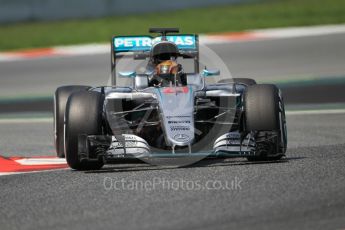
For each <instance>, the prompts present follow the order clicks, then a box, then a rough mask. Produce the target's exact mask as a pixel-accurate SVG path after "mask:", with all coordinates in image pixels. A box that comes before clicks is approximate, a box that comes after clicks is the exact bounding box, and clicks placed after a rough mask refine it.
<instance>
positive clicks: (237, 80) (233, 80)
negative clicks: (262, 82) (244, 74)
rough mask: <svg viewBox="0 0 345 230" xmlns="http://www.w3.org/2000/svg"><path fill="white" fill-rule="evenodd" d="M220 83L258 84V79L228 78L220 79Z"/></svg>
mask: <svg viewBox="0 0 345 230" xmlns="http://www.w3.org/2000/svg"><path fill="white" fill-rule="evenodd" d="M218 83H242V84H245V85H247V86H249V85H256V81H255V80H254V79H251V78H226V79H222V80H220V81H218Z"/></svg>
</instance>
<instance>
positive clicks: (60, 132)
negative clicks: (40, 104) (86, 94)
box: [54, 85, 90, 158]
mask: <svg viewBox="0 0 345 230" xmlns="http://www.w3.org/2000/svg"><path fill="white" fill-rule="evenodd" d="M89 88H90V86H84V85H66V86H61V87H59V88H57V89H56V91H55V94H54V144H55V150H56V156H57V157H59V158H64V157H65V150H64V116H65V110H66V104H67V100H68V98H69V96H71V95H72V93H75V92H78V91H86V90H88V89H89Z"/></svg>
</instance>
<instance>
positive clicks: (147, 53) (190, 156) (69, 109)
mask: <svg viewBox="0 0 345 230" xmlns="http://www.w3.org/2000/svg"><path fill="white" fill-rule="evenodd" d="M150 32H151V33H158V34H159V35H158V36H155V37H152V36H146V35H145V36H114V37H113V38H112V40H111V73H112V75H111V85H110V86H102V87H90V86H75V85H70V86H62V87H59V88H58V89H57V90H56V92H55V97H54V124H55V147H56V152H57V156H58V157H66V160H67V163H68V165H69V166H70V167H71V168H73V169H77V170H95V169H100V168H101V167H102V166H103V165H104V164H105V163H110V162H117V161H119V160H122V161H123V159H140V160H143V161H146V162H148V163H152V164H160V163H162V162H163V163H164V164H165V163H167V164H170V163H172V162H173V164H179V165H186V164H191V163H194V162H196V161H198V160H200V159H202V158H205V157H246V158H247V159H248V160H279V159H280V158H281V157H282V156H284V154H285V152H286V146H287V132H286V120H285V111H284V102H283V97H282V93H281V91H280V90H279V89H278V88H277V87H276V86H275V85H272V84H256V82H255V80H253V79H248V78H231V77H230V76H228V78H223V79H221V80H219V81H217V82H213V83H208V82H209V79H214V78H215V76H217V75H219V74H220V71H218V70H208V69H206V68H204V69H203V70H202V71H200V70H199V68H200V67H199V66H200V63H199V43H198V35H194V34H178V29H175V28H152V29H150ZM138 60H140V63H141V65H137V64H133V63H135V61H138ZM179 60H190V61H192V62H193V64H192V68H191V69H192V70H191V71H189V72H188V71H185V70H184V66H183V65H181V64H180V63H179ZM119 63H122V64H123V63H125V67H126V68H127V69H128V68H132V69H129V70H126V71H123V70H121V71H117V69H118V65H119ZM121 81H124V82H125V83H126V84H127V86H123V85H121ZM128 81H129V82H128Z"/></svg>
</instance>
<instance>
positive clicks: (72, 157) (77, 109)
mask: <svg viewBox="0 0 345 230" xmlns="http://www.w3.org/2000/svg"><path fill="white" fill-rule="evenodd" d="M103 102H104V96H103V95H102V94H101V93H99V92H94V91H79V92H76V93H73V94H72V95H71V96H70V97H69V99H68V101H67V106H66V112H65V154H66V161H67V164H68V165H69V166H70V167H71V168H72V169H76V170H96V169H100V168H101V167H102V166H103V162H102V161H80V159H79V156H78V137H79V135H101V134H102V109H103Z"/></svg>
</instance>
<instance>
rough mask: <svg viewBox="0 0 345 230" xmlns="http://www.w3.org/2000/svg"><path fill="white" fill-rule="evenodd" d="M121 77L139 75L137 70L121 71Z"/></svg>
mask: <svg viewBox="0 0 345 230" xmlns="http://www.w3.org/2000/svg"><path fill="white" fill-rule="evenodd" d="M119 76H120V77H127V78H134V77H136V76H137V73H136V72H135V71H129V72H122V71H120V72H119Z"/></svg>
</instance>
